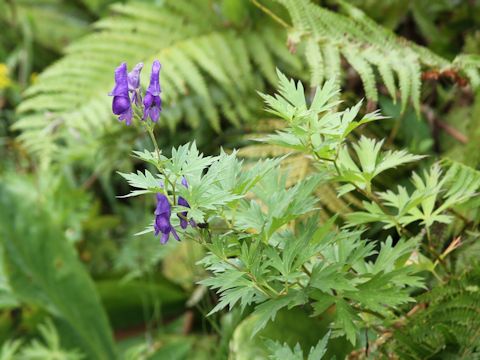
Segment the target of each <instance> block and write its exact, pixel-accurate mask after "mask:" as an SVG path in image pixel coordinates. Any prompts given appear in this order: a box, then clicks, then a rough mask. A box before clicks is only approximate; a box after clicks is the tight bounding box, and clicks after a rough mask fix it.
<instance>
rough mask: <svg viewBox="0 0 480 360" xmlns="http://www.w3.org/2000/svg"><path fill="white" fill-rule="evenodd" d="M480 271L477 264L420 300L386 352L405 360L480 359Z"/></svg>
mask: <svg viewBox="0 0 480 360" xmlns="http://www.w3.org/2000/svg"><path fill="white" fill-rule="evenodd" d="M479 269H480V267H479V266H478V264H476V265H474V268H473V269H470V270H469V271H468V272H466V273H465V274H463V275H461V276H459V277H457V278H455V279H452V280H451V281H449V283H448V284H446V285H444V286H437V287H435V288H433V289H431V291H430V292H428V293H426V294H424V295H421V296H420V297H418V298H417V301H418V303H419V305H417V306H418V311H417V312H416V313H415V314H414V315H412V316H410V317H409V318H408V319H406V321H405V323H404V324H402V326H401V327H400V328H399V329H398V330H396V331H395V332H394V334H393V340H392V343H391V344H386V345H385V350H386V351H389V352H391V351H393V352H394V353H395V354H397V355H398V356H400V357H401V358H402V359H425V358H433V357H436V358H446V357H448V358H452V359H469V358H470V359H472V358H476V357H477V356H478V354H479V352H480V341H479V335H480V320H479V319H480V318H479V316H478V313H479V311H480V296H479V291H480V289H479V286H478V285H479V284H480V271H479ZM427 324H428V325H427ZM426 325H427V326H426Z"/></svg>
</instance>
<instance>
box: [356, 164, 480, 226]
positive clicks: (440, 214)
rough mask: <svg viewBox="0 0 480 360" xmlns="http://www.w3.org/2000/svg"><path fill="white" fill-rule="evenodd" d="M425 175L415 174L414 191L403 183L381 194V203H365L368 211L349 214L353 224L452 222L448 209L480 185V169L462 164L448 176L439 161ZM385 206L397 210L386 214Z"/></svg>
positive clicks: (413, 178)
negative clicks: (376, 222)
mask: <svg viewBox="0 0 480 360" xmlns="http://www.w3.org/2000/svg"><path fill="white" fill-rule="evenodd" d="M423 175H424V176H423V178H422V177H420V176H419V175H418V174H416V173H413V176H412V180H411V181H412V185H413V187H414V191H413V192H411V193H409V192H408V191H407V189H406V188H405V187H402V186H399V187H398V191H397V192H396V193H395V192H393V191H391V190H388V191H386V192H380V193H378V197H379V199H380V200H379V201H378V202H370V203H367V202H364V207H365V210H366V211H362V212H354V213H351V214H349V215H348V220H349V223H350V225H359V224H365V223H369V222H374V221H379V222H382V223H384V224H385V228H389V227H394V226H397V227H398V225H401V226H406V225H409V224H411V223H414V222H417V221H419V222H420V224H422V225H425V226H426V227H427V228H429V227H430V226H432V224H433V223H435V222H439V223H447V224H448V223H450V222H451V221H452V216H451V215H447V214H445V212H446V211H447V210H449V209H451V208H453V207H455V206H457V205H460V204H462V203H464V202H466V201H468V200H470V199H471V197H472V196H474V195H475V194H476V191H477V190H478V188H480V174H479V173H478V171H474V170H473V169H471V168H468V167H466V166H463V165H461V164H458V163H453V164H452V166H450V167H449V170H448V171H447V173H446V174H445V175H444V176H442V171H441V168H440V166H439V165H438V164H435V165H434V166H432V167H431V169H430V171H428V172H427V171H425V172H424V174H423ZM440 201H441V202H440ZM385 208H389V209H394V210H395V211H394V212H393V213H386V212H385V210H384V209H385Z"/></svg>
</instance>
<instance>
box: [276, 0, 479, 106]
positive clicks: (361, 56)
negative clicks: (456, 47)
mask: <svg viewBox="0 0 480 360" xmlns="http://www.w3.org/2000/svg"><path fill="white" fill-rule="evenodd" d="M277 2H279V3H281V4H283V5H284V6H285V8H286V9H287V11H288V12H289V14H290V17H291V20H292V24H293V30H291V35H290V38H291V39H294V40H296V41H299V42H302V41H305V42H306V46H305V57H306V58H307V63H308V64H310V66H312V64H313V65H314V66H316V67H315V68H312V74H317V73H318V71H319V68H318V61H315V62H313V61H312V59H315V55H314V54H313V52H314V51H315V49H316V47H315V45H314V44H312V42H318V44H319V46H320V47H321V49H322V58H323V59H325V74H329V75H330V77H333V76H335V77H337V75H338V72H339V70H338V64H340V54H341V55H343V56H344V57H345V59H346V60H347V62H348V63H349V64H350V65H351V66H352V67H353V68H354V69H355V70H356V71H357V72H358V74H359V75H360V78H361V80H362V82H363V86H364V89H365V94H366V97H367V98H368V99H369V100H372V101H376V100H377V97H378V95H377V90H376V83H377V82H378V81H379V80H380V79H381V81H382V82H383V83H384V84H385V86H386V87H387V90H388V92H389V94H390V96H392V97H393V98H395V97H396V96H395V90H396V84H395V77H394V74H396V77H397V78H398V87H399V88H400V98H401V100H402V108H403V109H405V108H406V105H407V103H408V102H409V101H411V102H412V104H413V106H414V108H415V110H416V111H417V112H418V111H419V109H420V92H421V72H422V67H423V68H435V69H438V70H440V71H442V70H446V69H453V70H456V71H460V72H463V73H465V74H466V75H467V76H468V78H469V79H470V81H471V84H472V86H473V87H477V86H479V84H480V72H479V69H480V59H479V58H478V56H474V55H460V56H458V57H457V58H456V59H455V60H454V61H453V62H450V61H449V60H447V59H444V58H442V57H440V56H438V55H437V54H435V53H433V52H431V51H430V50H428V49H427V48H424V47H422V46H419V45H417V44H415V43H412V42H410V41H408V40H406V39H404V38H401V37H398V36H396V35H395V34H394V33H393V32H392V31H390V30H389V29H386V28H384V27H382V26H380V25H378V24H377V23H375V22H374V21H373V20H371V19H370V18H369V17H368V16H367V15H366V14H365V13H363V12H362V11H361V10H360V9H358V8H356V7H354V6H353V5H351V4H348V3H347V2H345V1H337V2H338V3H340V5H341V7H342V9H343V10H344V12H345V13H346V15H343V14H340V13H335V12H333V11H330V10H328V9H325V8H323V7H321V6H318V5H316V4H314V3H313V2H312V1H310V0H277ZM325 49H328V50H325ZM333 49H335V50H336V52H335V51H334V50H333ZM325 51H327V52H328V56H326V54H325ZM319 56H320V55H317V56H316V57H317V58H318V57H319ZM329 64H330V67H331V68H330V69H329V68H328V67H329ZM333 64H335V66H332V65H333ZM373 68H375V69H377V70H378V75H379V77H380V79H377V77H376V74H375V73H374V71H373ZM315 76H316V77H318V75H315ZM316 77H312V83H313V84H315V83H316V82H317V81H318V79H316ZM326 77H327V78H328V75H327V76H326Z"/></svg>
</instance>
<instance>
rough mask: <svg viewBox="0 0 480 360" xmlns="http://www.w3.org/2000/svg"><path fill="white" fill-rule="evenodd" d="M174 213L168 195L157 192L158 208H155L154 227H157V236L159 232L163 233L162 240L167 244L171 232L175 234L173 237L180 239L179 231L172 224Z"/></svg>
mask: <svg viewBox="0 0 480 360" xmlns="http://www.w3.org/2000/svg"><path fill="white" fill-rule="evenodd" d="M171 214H172V209H171V206H170V203H169V202H168V199H167V197H166V196H165V195H164V194H157V208H156V209H155V224H154V225H153V228H154V229H155V236H157V235H158V234H159V233H162V237H161V239H160V242H161V243H162V244H166V243H167V241H168V238H169V237H170V233H172V234H173V237H174V238H175V239H176V240H177V241H180V238H179V237H178V234H177V232H176V231H175V229H174V228H173V226H172V224H170V216H171Z"/></svg>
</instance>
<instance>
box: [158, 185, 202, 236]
mask: <svg viewBox="0 0 480 360" xmlns="http://www.w3.org/2000/svg"><path fill="white" fill-rule="evenodd" d="M182 184H183V186H185V187H188V183H187V180H186V179H185V178H183V179H182ZM178 205H180V206H183V207H187V208H189V207H190V204H189V203H188V201H187V200H185V199H184V198H183V197H181V196H179V198H178ZM154 214H155V223H154V224H153V228H154V230H155V236H157V235H158V234H160V233H162V237H161V238H160V242H161V243H162V244H166V243H167V242H168V239H169V237H170V233H171V234H172V235H173V237H174V238H175V239H176V240H177V241H180V238H179V237H178V234H177V232H176V231H175V228H174V227H173V226H172V224H171V223H170V217H171V216H172V206H171V205H170V202H169V201H168V198H167V197H166V196H165V195H164V194H161V193H159V194H157V207H156V209H155V213H154ZM187 214H188V211H182V212H179V213H178V214H177V216H178V218H179V219H180V226H181V228H182V229H186V228H187V226H188V224H190V225H191V226H192V227H195V226H196V223H195V221H194V220H193V219H191V220H190V221H188V220H187Z"/></svg>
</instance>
